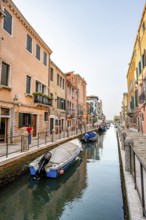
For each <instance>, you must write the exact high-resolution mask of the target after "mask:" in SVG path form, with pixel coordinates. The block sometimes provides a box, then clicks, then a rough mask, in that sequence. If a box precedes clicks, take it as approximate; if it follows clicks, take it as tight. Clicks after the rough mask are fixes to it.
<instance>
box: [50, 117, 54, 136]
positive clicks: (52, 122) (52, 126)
mask: <svg viewBox="0 0 146 220" xmlns="http://www.w3.org/2000/svg"><path fill="white" fill-rule="evenodd" d="M53 128H54V118H50V134H52V130H53Z"/></svg>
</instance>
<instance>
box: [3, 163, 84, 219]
mask: <svg viewBox="0 0 146 220" xmlns="http://www.w3.org/2000/svg"><path fill="white" fill-rule="evenodd" d="M78 168H80V169H78ZM84 170H85V164H83V163H82V160H78V161H76V162H75V163H74V165H73V166H71V167H70V168H69V169H68V170H67V172H66V173H65V174H64V175H62V176H60V177H59V178H57V179H47V178H43V179H40V180H39V181H34V180H33V179H32V178H30V177H28V176H27V178H26V177H25V178H22V181H21V182H20V180H19V183H16V184H14V185H13V187H10V188H9V190H7V191H5V192H3V193H1V195H0V219H5V220H10V219H35V220H37V219H38V220H39V219H43V220H48V219H58V217H59V216H61V213H62V212H63V209H64V206H65V203H66V202H69V201H70V202H71V201H73V200H74V199H75V198H76V199H79V198H80V197H81V196H82V193H83V191H84V189H85V188H86V186H87V184H86V180H85V179H86V176H85V175H84V173H85V172H84ZM6 195H7V197H6ZM4 210H5V211H4Z"/></svg>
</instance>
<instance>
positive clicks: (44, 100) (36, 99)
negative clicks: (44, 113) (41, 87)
mask: <svg viewBox="0 0 146 220" xmlns="http://www.w3.org/2000/svg"><path fill="white" fill-rule="evenodd" d="M34 103H39V104H42V105H50V106H52V99H49V98H47V97H44V96H41V95H36V94H34Z"/></svg>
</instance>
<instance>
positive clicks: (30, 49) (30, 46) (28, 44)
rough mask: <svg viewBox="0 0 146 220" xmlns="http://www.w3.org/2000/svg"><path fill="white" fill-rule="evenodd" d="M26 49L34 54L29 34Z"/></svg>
mask: <svg viewBox="0 0 146 220" xmlns="http://www.w3.org/2000/svg"><path fill="white" fill-rule="evenodd" d="M26 49H27V50H28V51H29V52H30V53H32V38H31V37H30V36H29V35H28V34H27V45H26Z"/></svg>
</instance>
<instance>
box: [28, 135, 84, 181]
mask: <svg viewBox="0 0 146 220" xmlns="http://www.w3.org/2000/svg"><path fill="white" fill-rule="evenodd" d="M81 151H82V146H81V143H80V141H79V139H74V140H71V141H68V142H66V143H64V144H61V145H60V146H58V147H56V148H54V149H52V150H50V151H49V152H47V153H46V154H44V155H42V156H40V157H38V158H36V159H35V160H34V161H32V162H31V163H30V164H29V170H30V174H31V175H32V176H34V177H36V178H38V177H40V176H41V174H42V173H45V175H46V176H47V177H51V178H56V177H58V176H59V175H61V174H63V173H64V171H65V170H66V169H67V168H68V167H69V166H70V165H71V164H72V163H73V162H74V161H75V160H76V158H77V157H78V155H79V153H80V152H81Z"/></svg>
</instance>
